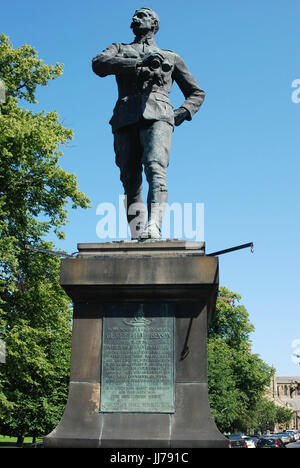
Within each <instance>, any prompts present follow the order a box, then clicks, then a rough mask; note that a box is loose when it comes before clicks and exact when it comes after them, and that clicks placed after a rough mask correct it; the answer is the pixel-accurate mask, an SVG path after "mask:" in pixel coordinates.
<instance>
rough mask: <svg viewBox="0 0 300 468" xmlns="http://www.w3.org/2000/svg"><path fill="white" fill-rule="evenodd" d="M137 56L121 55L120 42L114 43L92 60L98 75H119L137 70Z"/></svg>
mask: <svg viewBox="0 0 300 468" xmlns="http://www.w3.org/2000/svg"><path fill="white" fill-rule="evenodd" d="M136 63H137V59H136V58H127V57H123V56H122V55H120V44H116V43H114V44H112V45H111V46H109V47H108V48H107V49H105V50H104V51H103V52H102V53H101V54H98V55H96V57H94V58H93V60H92V68H93V71H94V73H96V75H98V76H101V77H104V76H107V75H119V74H120V73H131V72H133V71H135V70H136Z"/></svg>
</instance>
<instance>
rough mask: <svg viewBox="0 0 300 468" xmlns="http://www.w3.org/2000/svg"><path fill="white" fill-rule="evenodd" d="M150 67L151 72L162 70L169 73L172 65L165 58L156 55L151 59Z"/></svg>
mask: <svg viewBox="0 0 300 468" xmlns="http://www.w3.org/2000/svg"><path fill="white" fill-rule="evenodd" d="M148 66H149V68H150V70H153V71H156V70H158V69H159V68H160V69H161V70H162V71H164V72H168V71H170V70H171V68H172V65H171V64H170V63H169V62H167V61H166V60H165V59H164V57H162V56H161V55H159V54H154V55H153V56H152V57H151V59H150V63H149V65H148Z"/></svg>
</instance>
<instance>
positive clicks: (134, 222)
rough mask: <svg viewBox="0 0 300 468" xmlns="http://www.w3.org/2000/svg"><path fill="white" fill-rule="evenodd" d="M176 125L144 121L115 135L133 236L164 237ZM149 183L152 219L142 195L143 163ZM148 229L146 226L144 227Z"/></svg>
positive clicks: (149, 205) (129, 126)
mask: <svg viewBox="0 0 300 468" xmlns="http://www.w3.org/2000/svg"><path fill="white" fill-rule="evenodd" d="M172 133H173V127H172V126H171V125H170V124H168V123H167V122H161V121H146V120H142V121H140V122H138V123H137V124H134V125H128V126H127V127H123V128H122V129H120V130H118V131H117V132H116V133H115V134H114V148H115V153H116V164H117V165H118V167H119V168H120V179H121V181H122V184H123V187H124V192H125V195H126V202H127V212H126V214H127V220H128V223H129V225H130V230H131V237H132V239H137V238H139V237H143V238H160V237H161V224H162V218H163V214H164V210H165V206H166V203H167V201H168V188H167V184H166V169H167V167H168V165H169V154H170V147H171V140H172ZM143 165H144V169H145V174H146V178H147V181H148V183H149V191H148V197H147V206H148V222H147V224H146V226H145V228H144V223H145V206H144V202H143V198H142V166H143ZM143 228H144V229H143Z"/></svg>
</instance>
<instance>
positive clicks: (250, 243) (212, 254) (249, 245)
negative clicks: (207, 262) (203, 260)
mask: <svg viewBox="0 0 300 468" xmlns="http://www.w3.org/2000/svg"><path fill="white" fill-rule="evenodd" d="M247 247H251V252H253V251H254V244H253V242H248V244H242V245H238V246H236V247H231V248H230V249H225V250H218V252H212V253H210V254H207V257H215V256H217V255H222V254H224V253H228V252H233V251H234V250H240V249H246V248H247Z"/></svg>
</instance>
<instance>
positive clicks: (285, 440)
mask: <svg viewBox="0 0 300 468" xmlns="http://www.w3.org/2000/svg"><path fill="white" fill-rule="evenodd" d="M276 435H277V436H279V437H280V439H281V440H282V442H283V443H284V444H289V443H290V437H289V436H288V434H286V433H285V432H278V433H277V434H276Z"/></svg>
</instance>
